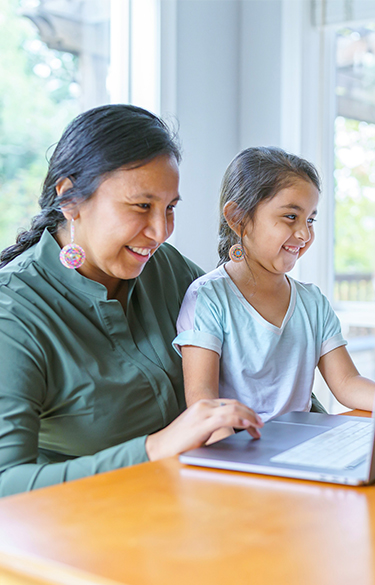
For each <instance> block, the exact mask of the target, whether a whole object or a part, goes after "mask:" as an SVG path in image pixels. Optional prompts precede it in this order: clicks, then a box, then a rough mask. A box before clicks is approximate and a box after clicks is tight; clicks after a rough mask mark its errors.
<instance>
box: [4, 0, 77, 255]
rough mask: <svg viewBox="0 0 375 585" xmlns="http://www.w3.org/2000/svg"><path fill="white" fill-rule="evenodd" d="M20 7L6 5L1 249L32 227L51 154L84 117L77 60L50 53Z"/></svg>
mask: <svg viewBox="0 0 375 585" xmlns="http://www.w3.org/2000/svg"><path fill="white" fill-rule="evenodd" d="M20 8H22V2H20V1H18V0H0V249H3V248H4V247H6V246H9V245H10V244H12V243H14V240H15V237H16V234H17V233H18V231H20V229H25V228H28V227H29V224H30V218H31V217H32V215H34V214H35V213H36V212H37V209H38V205H37V200H38V197H39V194H40V190H41V185H42V182H43V179H44V176H45V174H46V170H47V157H48V150H49V149H50V148H51V147H52V146H53V145H54V144H55V143H56V141H57V140H58V139H59V137H60V135H61V132H62V130H63V129H64V127H65V126H66V125H67V123H68V122H69V121H70V120H71V119H72V118H73V117H74V116H75V115H76V114H77V113H78V103H77V99H76V97H77V91H78V90H79V86H78V84H77V80H76V76H77V58H76V57H74V56H73V55H71V54H70V53H62V52H59V51H53V50H50V49H48V47H47V46H46V45H45V44H44V43H42V42H41V41H40V39H39V37H38V32H37V30H36V28H35V26H34V25H33V24H32V23H31V21H29V20H28V19H26V18H25V17H23V16H22V15H20V13H19V10H20Z"/></svg>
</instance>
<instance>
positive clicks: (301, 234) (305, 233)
mask: <svg viewBox="0 0 375 585" xmlns="http://www.w3.org/2000/svg"><path fill="white" fill-rule="evenodd" d="M296 236H297V238H298V239H300V240H303V241H304V242H305V243H307V242H309V241H310V240H311V232H310V230H309V226H308V225H307V224H305V225H303V226H301V227H300V228H299V229H298V230H297V232H296Z"/></svg>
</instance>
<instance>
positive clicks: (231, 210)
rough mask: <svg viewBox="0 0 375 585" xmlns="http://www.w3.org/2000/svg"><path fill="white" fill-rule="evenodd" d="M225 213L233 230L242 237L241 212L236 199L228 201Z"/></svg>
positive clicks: (224, 209)
mask: <svg viewBox="0 0 375 585" xmlns="http://www.w3.org/2000/svg"><path fill="white" fill-rule="evenodd" d="M223 215H224V217H225V219H226V222H227V224H228V225H229V227H230V228H231V230H233V231H234V233H235V234H236V235H237V236H238V237H239V238H240V237H241V224H242V222H241V221H240V216H241V213H240V210H239V207H238V205H237V203H235V202H234V201H228V203H226V204H225V205H224V208H223Z"/></svg>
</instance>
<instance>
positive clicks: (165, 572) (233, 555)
mask: <svg viewBox="0 0 375 585" xmlns="http://www.w3.org/2000/svg"><path fill="white" fill-rule="evenodd" d="M356 414H357V413H356ZM374 536H375V486H374V487H373V486H368V487H362V488H353V487H341V486H335V485H330V484H322V483H314V482H307V481H299V480H292V479H279V478H272V477H265V476H260V475H250V474H243V473H236V472H229V471H219V470H206V469H200V468H194V467H186V466H183V465H182V464H180V463H179V461H178V459H177V458H171V459H165V460H163V461H159V462H154V463H145V464H142V465H137V466H134V467H132V468H127V469H122V470H119V471H114V472H110V473H106V474H102V475H97V476H95V477H91V478H87V479H83V480H79V481H75V482H70V483H67V484H64V485H59V486H53V487H50V488H45V489H41V490H37V491H35V492H32V493H27V494H20V495H17V496H12V497H9V498H4V499H2V500H0V584H1V585H36V584H41V583H48V584H52V583H53V584H57V583H59V584H60V585H87V584H88V583H92V584H96V585H110V583H112V585H113V584H114V583H116V584H119V583H121V584H126V585H172V584H173V585H232V584H249V585H273V584H277V585H279V584H285V585H286V584H288V585H346V584H347V585H353V584H354V583H358V584H359V585H370V584H371V585H373V584H374V582H375V560H374V558H375V555H374V548H375V542H374Z"/></svg>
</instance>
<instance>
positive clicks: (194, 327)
mask: <svg viewBox="0 0 375 585" xmlns="http://www.w3.org/2000/svg"><path fill="white" fill-rule="evenodd" d="M199 280H201V279H199ZM214 297H215V295H214V294H212V291H208V290H206V288H205V286H204V285H200V284H199V281H195V282H193V284H192V285H191V286H190V287H189V288H188V290H187V292H186V295H185V298H184V300H183V302H182V305H181V309H180V313H179V316H178V319H177V324H176V329H177V337H176V338H175V339H174V340H173V347H174V348H175V350H176V351H177V353H179V355H181V349H180V348H181V347H182V346H184V345H194V346H196V347H203V348H205V349H210V350H212V351H215V352H216V353H218V354H219V356H221V348H222V344H223V326H222V317H221V309H220V305H219V304H218V303H216V302H215V299H214Z"/></svg>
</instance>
